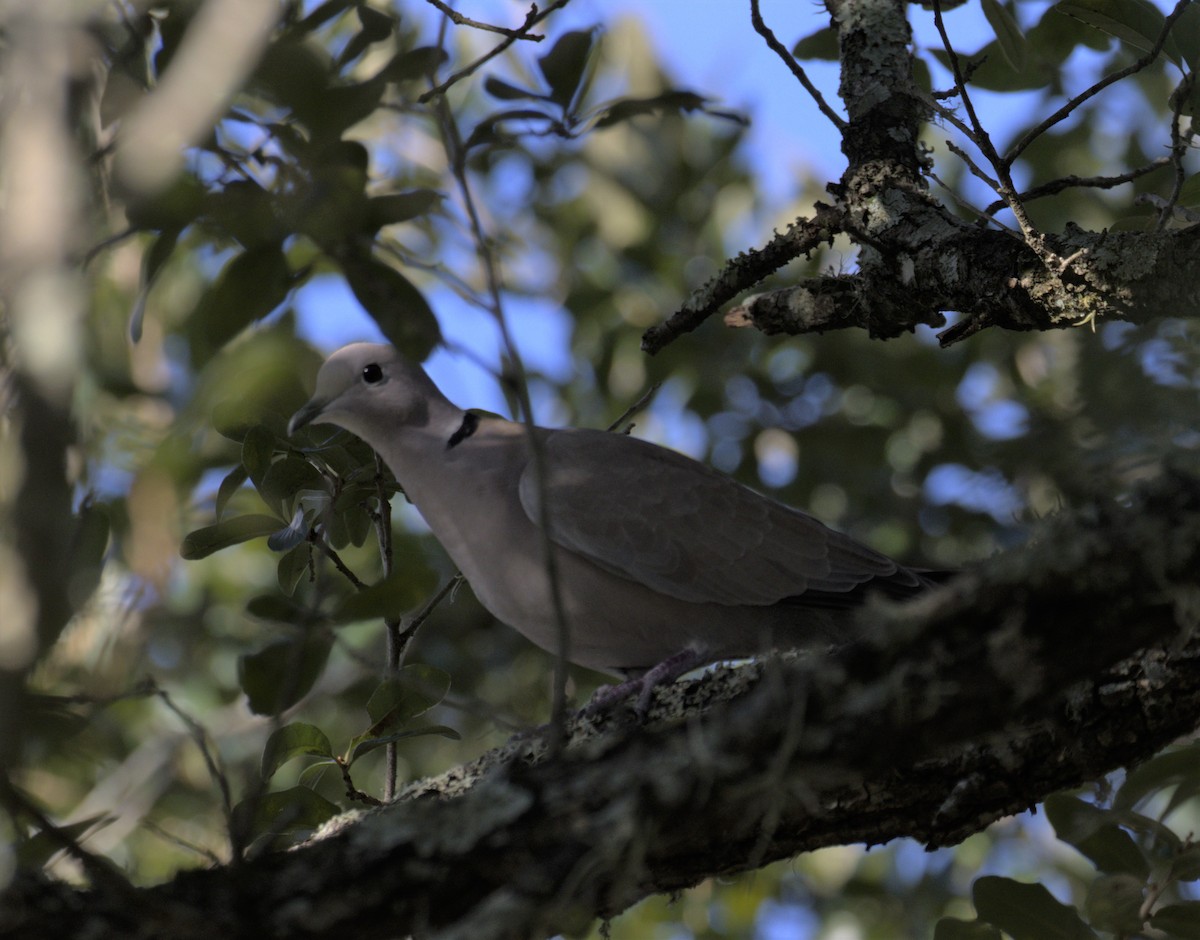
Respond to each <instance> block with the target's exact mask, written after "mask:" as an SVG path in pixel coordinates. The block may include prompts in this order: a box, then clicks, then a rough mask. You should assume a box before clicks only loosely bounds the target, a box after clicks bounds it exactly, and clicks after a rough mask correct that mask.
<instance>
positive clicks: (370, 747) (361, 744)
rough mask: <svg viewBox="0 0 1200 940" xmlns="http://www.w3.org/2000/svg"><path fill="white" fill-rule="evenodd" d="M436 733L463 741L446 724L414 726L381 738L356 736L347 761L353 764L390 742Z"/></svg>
mask: <svg viewBox="0 0 1200 940" xmlns="http://www.w3.org/2000/svg"><path fill="white" fill-rule="evenodd" d="M430 734H436V735H438V736H440V737H443V738H449V739H450V740H452V741H461V740H462V735H460V734H459V733H458V732H457V731H455V730H454V729H453V728H448V727H446V725H430V726H428V727H425V728H414V729H412V730H411V731H397V732H395V733H393V734H388V735H385V736H383V737H381V738H361V737H360V738H355V739H354V740H353V741H351V742H350V756H349V757H348V758H347V759H346V763H347V764H350V765H353V764H354V762H355V761H356V760H358V759H359V758H360V757H363V756H364V755H366V754H370V753H371V752H372V751H374V750H377V749H378V748H381V747H384V746H385V745H388V744H393V743H395V742H396V741H401V740H403V739H404V738H420V737H424V736H426V735H430Z"/></svg>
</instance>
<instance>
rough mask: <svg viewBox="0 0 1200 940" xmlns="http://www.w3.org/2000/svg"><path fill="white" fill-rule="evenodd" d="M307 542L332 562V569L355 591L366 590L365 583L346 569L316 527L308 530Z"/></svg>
mask: <svg viewBox="0 0 1200 940" xmlns="http://www.w3.org/2000/svg"><path fill="white" fill-rule="evenodd" d="M308 541H309V543H310V544H312V545H315V546H316V547H317V548H319V549H320V550H321V551H322V552H324V553H325V556H326V557H327V558H328V559H329V560H330V561H332V562H333V567H335V568H337V570H338V571H340V572H341V573H342V574H343V575H344V576H345V578H346V580H347V581H349V582H350V583H351V584H353V585H354V587H355V588H356V589H357V590H359V591H364V590H366V588H367V585H366V582H365V581H363V580H362V579H361V578H359V576H358V575H356V574H355V573H354V572H353V571H351V570H350V569H349V568H347V567H346V563H345V562H344V561H342V558H341V556H340V555H339V554H338V553H337V552H336V551H334V550H333V549H332V548H331V547H330V546H329V545H328V544H326V542H325V537H324V536H323V535H321V534H319V533H318V532H317V528H316V526H314V527H313V528H311V529H309V530H308Z"/></svg>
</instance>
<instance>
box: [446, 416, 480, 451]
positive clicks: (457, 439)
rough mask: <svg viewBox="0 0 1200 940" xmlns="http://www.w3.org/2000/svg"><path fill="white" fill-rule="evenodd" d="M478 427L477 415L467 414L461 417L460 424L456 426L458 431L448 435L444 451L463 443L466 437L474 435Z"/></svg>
mask: <svg viewBox="0 0 1200 940" xmlns="http://www.w3.org/2000/svg"><path fill="white" fill-rule="evenodd" d="M478 427H479V415H475V414H472V413H471V412H469V411H468V412H467V413H466V414H465V415H463V419H462V424H460V425H459V426H458V430H457V431H455V432H454V433H453V434H451V435H450V440H448V441H446V450H449V449H450V448H451V447H456V446H458V445H459V444H461V443H462V442H463V441H465V440H466V439H467V438H468V437H470V436H471V435H472V434H474V433H475V429H476V428H478Z"/></svg>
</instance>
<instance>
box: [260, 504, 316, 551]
mask: <svg viewBox="0 0 1200 940" xmlns="http://www.w3.org/2000/svg"><path fill="white" fill-rule="evenodd" d="M307 541H308V521H307V518H306V515H305V512H304V510H303V509H302V508H301V507H299V506H297V507H296V511H295V512H294V513H292V519H291V521H290V522H289V523H288V524H287V525H286V526H284V527H283V528H282V529H279V530H278V531H276V532H272V533H271V534H270V536H268V538H267V548H269V549H270V550H271V551H273V552H290V551H291V550H292V549H293V548H298V547H299V546H300V545H302V544H303V543H305V542H307Z"/></svg>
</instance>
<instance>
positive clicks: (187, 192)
mask: <svg viewBox="0 0 1200 940" xmlns="http://www.w3.org/2000/svg"><path fill="white" fill-rule="evenodd" d="M205 199H206V196H205V190H204V186H203V185H202V184H201V183H200V181H199V180H197V179H196V178H195V177H194V176H192V175H191V174H190V173H185V174H182V175H180V176H178V177H176V178H175V179H174V180H173V181H172V182H171V183H170V185H168V186H167V187H166V188H164V189H161V190H158V191H157V192H154V193H150V194H146V193H140V194H138V195H136V196H132V197H130V199H129V201H128V202H127V203H126V205H125V218H126V219H127V220H128V222H129V224H130V225H131V226H133V227H134V228H136V229H156V230H158V231H175V232H180V231H182V230H183V229H185V228H187V227H188V226H189V225H191V224H192V223H193V222H195V221H196V218H197V217H198V216H199V215H200V213H201V212H202V211H203V209H204V206H205Z"/></svg>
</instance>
